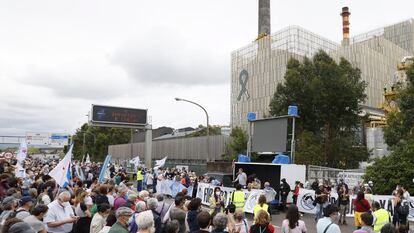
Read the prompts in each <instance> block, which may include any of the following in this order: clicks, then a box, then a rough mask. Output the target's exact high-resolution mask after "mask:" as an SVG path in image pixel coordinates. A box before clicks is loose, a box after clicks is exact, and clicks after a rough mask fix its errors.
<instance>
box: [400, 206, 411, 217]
mask: <svg viewBox="0 0 414 233" xmlns="http://www.w3.org/2000/svg"><path fill="white" fill-rule="evenodd" d="M397 212H398V214H400V215H403V216H407V215H408V214H409V213H410V207H409V206H408V205H407V204H405V203H401V205H400V206H399V207H398V209H397Z"/></svg>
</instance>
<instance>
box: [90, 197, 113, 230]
mask: <svg viewBox="0 0 414 233" xmlns="http://www.w3.org/2000/svg"><path fill="white" fill-rule="evenodd" d="M97 211H98V212H97V213H96V214H94V215H93V218H92V221H91V224H90V233H98V232H99V231H100V230H102V229H103V228H104V227H105V225H106V218H107V217H108V215H109V213H110V211H111V206H110V205H109V204H108V203H102V204H99V205H97Z"/></svg>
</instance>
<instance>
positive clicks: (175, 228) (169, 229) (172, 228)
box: [164, 220, 209, 233]
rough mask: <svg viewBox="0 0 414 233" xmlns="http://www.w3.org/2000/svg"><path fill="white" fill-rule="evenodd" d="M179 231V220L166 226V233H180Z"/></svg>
mask: <svg viewBox="0 0 414 233" xmlns="http://www.w3.org/2000/svg"><path fill="white" fill-rule="evenodd" d="M179 231H180V223H179V222H178V221H177V220H172V221H169V222H168V223H167V224H166V225H165V231H164V233H178V232H179ZM207 232H209V231H207ZM207 232H206V233H207Z"/></svg>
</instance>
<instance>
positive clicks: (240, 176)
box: [233, 168, 247, 188]
mask: <svg viewBox="0 0 414 233" xmlns="http://www.w3.org/2000/svg"><path fill="white" fill-rule="evenodd" d="M236 182H238V183H239V184H240V185H241V186H242V188H246V186H247V175H246V173H244V172H243V168H239V172H238V173H237V178H236V179H235V180H234V181H233V183H236Z"/></svg>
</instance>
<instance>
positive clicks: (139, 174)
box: [137, 168, 144, 192]
mask: <svg viewBox="0 0 414 233" xmlns="http://www.w3.org/2000/svg"><path fill="white" fill-rule="evenodd" d="M143 180H144V175H143V174H142V169H141V168H138V171H137V191H138V192H140V191H141V190H142V181H143Z"/></svg>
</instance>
